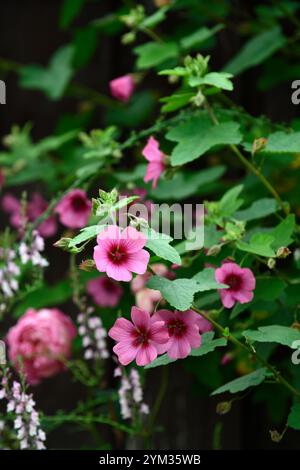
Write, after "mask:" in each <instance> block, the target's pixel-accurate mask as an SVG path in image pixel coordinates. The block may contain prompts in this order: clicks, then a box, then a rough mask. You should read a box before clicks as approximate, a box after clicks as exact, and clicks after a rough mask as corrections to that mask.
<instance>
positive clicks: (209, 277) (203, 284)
mask: <svg viewBox="0 0 300 470" xmlns="http://www.w3.org/2000/svg"><path fill="white" fill-rule="evenodd" d="M192 279H193V280H194V281H197V282H198V284H199V292H204V291H208V290H212V289H227V288H228V286H227V285H226V284H219V283H218V282H217V281H216V279H215V269H214V268H205V269H203V271H200V272H199V273H197V274H195V276H193V278H192Z"/></svg>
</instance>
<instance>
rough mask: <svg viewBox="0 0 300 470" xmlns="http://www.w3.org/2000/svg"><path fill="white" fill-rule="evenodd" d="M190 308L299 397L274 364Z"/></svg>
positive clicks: (211, 319) (205, 315)
mask: <svg viewBox="0 0 300 470" xmlns="http://www.w3.org/2000/svg"><path fill="white" fill-rule="evenodd" d="M192 309H193V310H194V311H195V312H197V313H199V315H201V316H202V317H204V318H206V320H208V321H209V322H210V323H211V324H212V325H213V326H214V327H215V328H216V329H217V330H218V331H219V332H220V333H221V334H222V336H224V337H225V338H227V339H228V340H229V341H231V342H232V343H233V344H235V345H236V346H238V347H239V348H242V349H243V350H244V351H247V352H248V353H249V354H251V356H254V357H256V359H257V360H258V361H259V362H260V363H261V364H262V365H264V366H265V367H266V368H267V369H269V371H270V372H272V374H274V376H275V378H276V380H277V381H278V382H280V383H281V384H282V385H283V386H284V387H286V388H287V389H288V390H289V391H290V392H291V393H292V394H293V395H295V396H297V397H300V392H299V391H298V390H297V389H296V388H294V387H293V386H292V385H291V384H290V383H289V382H288V381H287V380H286V379H285V378H284V377H282V375H281V374H280V372H278V371H277V370H276V369H275V367H274V366H272V365H271V364H269V362H268V361H266V360H265V359H264V358H263V357H262V356H260V354H258V353H257V351H254V350H253V349H252V348H250V347H249V346H248V345H247V344H245V343H242V342H241V341H240V340H238V339H237V338H236V337H235V336H234V335H233V334H232V333H227V332H226V330H225V328H223V326H222V325H220V324H219V323H218V322H217V321H216V320H214V319H213V318H211V317H210V315H209V314H208V313H206V312H204V311H202V310H199V309H198V308H197V307H196V306H195V305H193V306H192Z"/></svg>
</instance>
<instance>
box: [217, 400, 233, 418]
mask: <svg viewBox="0 0 300 470" xmlns="http://www.w3.org/2000/svg"><path fill="white" fill-rule="evenodd" d="M231 406H232V402H231V401H221V402H220V403H218V404H217V407H216V412H217V413H218V415H226V414H227V413H229V411H230V410H231Z"/></svg>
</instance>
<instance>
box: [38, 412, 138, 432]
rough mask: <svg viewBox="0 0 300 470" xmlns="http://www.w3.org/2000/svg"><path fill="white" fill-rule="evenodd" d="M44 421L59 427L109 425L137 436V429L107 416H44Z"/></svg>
mask: <svg viewBox="0 0 300 470" xmlns="http://www.w3.org/2000/svg"><path fill="white" fill-rule="evenodd" d="M42 421H45V422H47V423H50V424H52V423H53V424H54V425H59V424H62V423H77V424H83V425H86V424H91V423H99V424H107V425H108V426H111V427H113V428H117V429H119V430H121V431H124V432H126V433H128V434H135V432H136V431H135V429H133V428H130V427H129V426H126V425H125V424H122V423H118V422H117V421H113V420H111V419H110V418H107V417H105V416H77V415H73V414H70V415H63V416H43V417H42Z"/></svg>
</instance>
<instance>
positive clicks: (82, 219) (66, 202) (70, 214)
mask: <svg viewBox="0 0 300 470" xmlns="http://www.w3.org/2000/svg"><path fill="white" fill-rule="evenodd" d="M91 208H92V203H91V201H90V200H89V199H88V197H87V195H86V192H85V191H83V190H82V189H73V190H72V191H70V192H69V193H68V194H67V195H66V196H64V197H63V198H62V199H61V201H60V202H59V203H58V204H57V206H56V209H55V212H57V214H58V215H59V220H60V221H61V223H62V224H63V225H65V226H66V227H69V228H82V227H84V226H85V225H87V223H88V220H89V217H90V214H91Z"/></svg>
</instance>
